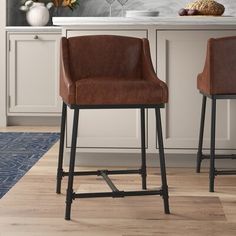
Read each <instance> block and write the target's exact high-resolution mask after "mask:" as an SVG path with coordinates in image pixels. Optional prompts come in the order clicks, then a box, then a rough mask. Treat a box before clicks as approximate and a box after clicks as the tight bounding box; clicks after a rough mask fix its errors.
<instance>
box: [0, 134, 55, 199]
mask: <svg viewBox="0 0 236 236" xmlns="http://www.w3.org/2000/svg"><path fill="white" fill-rule="evenodd" d="M58 139H59V134H58V133H23V132H7V133H4V132H0V198H2V197H3V195H4V194H6V193H7V191H8V190H9V189H10V188H11V187H13V186H14V185H15V184H16V183H17V181H18V180H19V179H20V178H21V177H22V176H24V175H25V173H26V172H27V171H28V170H29V169H30V168H31V167H32V166H33V165H34V164H35V163H36V162H37V161H38V160H39V159H40V158H41V157H42V156H43V155H44V154H45V153H46V152H47V151H48V150H49V149H50V148H51V147H52V145H53V144H54V143H55V142H56V141H57V140H58Z"/></svg>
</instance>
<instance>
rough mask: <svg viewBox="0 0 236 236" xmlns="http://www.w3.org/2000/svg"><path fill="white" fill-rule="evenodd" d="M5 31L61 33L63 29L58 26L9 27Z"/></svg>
mask: <svg viewBox="0 0 236 236" xmlns="http://www.w3.org/2000/svg"><path fill="white" fill-rule="evenodd" d="M5 29H6V31H7V32H50V33H52V32H55V33H58V32H59V33H60V32H61V27H56V26H7V27H5Z"/></svg>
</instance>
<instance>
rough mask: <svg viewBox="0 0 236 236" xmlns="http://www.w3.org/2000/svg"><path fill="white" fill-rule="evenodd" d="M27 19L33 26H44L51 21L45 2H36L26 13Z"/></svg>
mask: <svg viewBox="0 0 236 236" xmlns="http://www.w3.org/2000/svg"><path fill="white" fill-rule="evenodd" d="M26 20H27V22H28V23H29V25H32V26H44V25H46V24H47V23H48V21H49V11H48V9H47V7H46V6H45V5H44V3H41V2H34V3H33V5H32V6H31V7H30V9H29V10H28V11H27V13H26Z"/></svg>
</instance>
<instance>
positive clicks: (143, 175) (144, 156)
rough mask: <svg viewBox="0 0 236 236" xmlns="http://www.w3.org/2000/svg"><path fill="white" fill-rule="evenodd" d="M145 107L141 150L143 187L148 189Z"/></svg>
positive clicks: (142, 118) (142, 112) (142, 120)
mask: <svg viewBox="0 0 236 236" xmlns="http://www.w3.org/2000/svg"><path fill="white" fill-rule="evenodd" d="M145 146H146V145H145V109H144V108H141V152H142V166H141V174H142V188H143V189H147V167H146V147H145Z"/></svg>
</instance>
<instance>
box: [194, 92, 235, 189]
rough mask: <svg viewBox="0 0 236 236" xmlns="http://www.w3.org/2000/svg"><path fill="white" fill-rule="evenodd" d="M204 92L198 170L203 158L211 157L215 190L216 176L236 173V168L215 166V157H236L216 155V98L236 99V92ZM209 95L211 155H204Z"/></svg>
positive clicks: (210, 174)
mask: <svg viewBox="0 0 236 236" xmlns="http://www.w3.org/2000/svg"><path fill="white" fill-rule="evenodd" d="M202 94H203V97H202V111H201V122H200V132H199V143H198V152H197V166H196V172H197V173H200V171H201V162H202V160H204V159H210V170H209V180H210V182H209V191H210V192H214V183H215V176H217V175H234V174H236V170H217V169H216V168H215V159H236V155H234V154H232V155H216V154H215V133H216V100H217V99H236V94H219V95H207V94H204V93H202ZM207 97H208V98H210V99H211V100H212V101H211V102H212V104H211V144H210V155H203V153H202V144H203V135H204V123H205V112H206V100H207Z"/></svg>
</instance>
